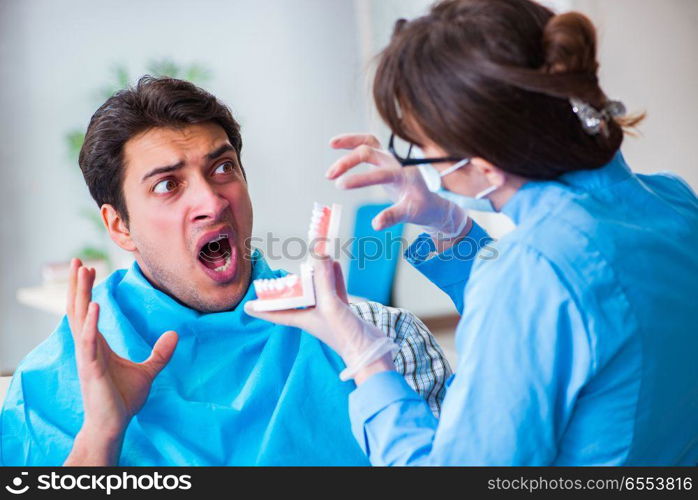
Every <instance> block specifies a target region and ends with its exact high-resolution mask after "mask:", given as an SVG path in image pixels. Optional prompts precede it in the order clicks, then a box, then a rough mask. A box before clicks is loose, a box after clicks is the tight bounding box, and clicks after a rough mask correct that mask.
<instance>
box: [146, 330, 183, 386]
mask: <svg viewBox="0 0 698 500" xmlns="http://www.w3.org/2000/svg"><path fill="white" fill-rule="evenodd" d="M178 341H179V337H178V336H177V332H174V331H172V330H170V331H168V332H165V333H163V334H162V335H161V336H160V338H159V339H158V340H157V342H155V345H154V346H153V351H152V352H151V353H150V356H149V357H148V359H146V360H145V361H144V362H143V365H144V366H145V367H146V368H148V371H149V372H150V373H151V374H152V376H153V378H155V377H156V376H157V374H158V373H160V372H161V371H162V369H163V368H165V366H166V365H167V363H169V362H170V359H172V354H174V351H175V348H176V347H177V342H178Z"/></svg>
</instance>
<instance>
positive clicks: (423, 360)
mask: <svg viewBox="0 0 698 500" xmlns="http://www.w3.org/2000/svg"><path fill="white" fill-rule="evenodd" d="M350 305H351V308H352V309H353V310H354V312H356V314H357V315H358V316H359V317H361V318H362V319H364V320H366V321H368V322H369V323H372V324H374V325H376V326H377V327H379V328H380V329H381V330H383V332H385V334H386V335H387V336H388V337H390V338H391V339H393V340H394V341H395V343H396V344H397V345H398V346H400V350H399V351H398V352H397V354H396V355H395V358H394V360H393V361H394V362H395V368H396V369H397V371H398V373H401V374H402V376H404V377H405V380H406V381H407V383H408V384H409V385H410V386H411V387H412V388H413V389H414V390H415V391H416V392H417V393H418V394H419V395H420V396H422V397H423V398H424V399H425V400H426V402H427V403H428V404H429V407H430V408H431V411H432V413H433V414H434V415H435V416H436V417H437V418H438V416H439V413H440V412H441V402H442V401H443V398H444V395H445V394H446V380H448V378H449V377H450V376H451V374H452V371H451V366H450V365H449V364H448V361H447V360H446V356H445V355H444V353H443V351H442V350H441V347H439V344H438V343H437V342H436V339H434V336H433V335H432V334H431V332H430V331H429V329H428V328H427V327H426V326H425V325H424V323H422V322H421V320H420V319H419V318H418V317H417V316H415V315H414V314H412V313H411V312H409V311H406V310H404V309H399V308H396V307H388V306H384V305H382V304H379V303H378V302H357V303H354V304H350Z"/></svg>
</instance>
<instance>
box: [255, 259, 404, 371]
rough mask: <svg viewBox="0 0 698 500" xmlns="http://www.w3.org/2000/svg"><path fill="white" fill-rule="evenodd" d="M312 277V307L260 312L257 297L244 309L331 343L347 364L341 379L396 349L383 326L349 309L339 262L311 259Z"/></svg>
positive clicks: (385, 362)
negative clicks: (380, 327)
mask: <svg viewBox="0 0 698 500" xmlns="http://www.w3.org/2000/svg"><path fill="white" fill-rule="evenodd" d="M313 281H314V283H315V307H311V308H307V309H291V310H286V311H267V312H261V311H256V310H255V303H256V302H257V301H256V300H250V301H248V302H247V303H245V312H246V313H247V314H249V315H250V316H254V317H256V318H260V319H263V320H266V321H270V322H272V323H277V324H280V325H287V326H293V327H296V328H300V329H302V330H305V331H306V332H308V333H310V334H311V335H313V336H315V337H317V338H318V339H320V340H321V341H322V342H324V343H325V344H327V345H328V346H330V347H331V348H332V349H333V350H334V351H336V352H337V354H339V355H340V356H341V357H342V359H343V360H344V363H345V364H346V365H347V370H344V372H342V373H341V374H340V377H341V378H342V380H348V379H350V378H355V377H356V375H357V373H359V371H361V370H362V369H364V368H366V367H367V366H368V365H369V364H371V363H372V362H375V361H376V360H378V359H380V358H383V357H386V356H385V355H386V354H387V353H389V352H391V351H392V350H396V349H397V346H395V344H394V343H393V341H392V340H390V339H389V338H388V337H387V336H386V335H385V334H384V333H383V331H382V330H380V329H379V328H378V327H376V326H374V325H372V324H370V323H367V322H366V321H364V320H362V319H361V318H359V317H358V316H357V315H356V314H354V312H353V311H352V310H351V308H350V307H349V301H348V300H347V292H346V287H345V286H344V277H343V276H342V269H341V267H340V266H339V262H335V261H333V260H332V259H330V258H329V257H326V258H317V259H314V261H313ZM383 366H384V367H385V368H384V369H390V368H391V367H392V357H390V358H387V357H386V359H385V360H383ZM365 376H368V374H365ZM357 381H358V379H357Z"/></svg>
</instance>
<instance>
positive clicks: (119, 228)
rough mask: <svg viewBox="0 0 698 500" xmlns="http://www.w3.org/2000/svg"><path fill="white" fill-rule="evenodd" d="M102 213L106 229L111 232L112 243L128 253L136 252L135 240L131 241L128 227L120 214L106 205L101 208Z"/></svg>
mask: <svg viewBox="0 0 698 500" xmlns="http://www.w3.org/2000/svg"><path fill="white" fill-rule="evenodd" d="M100 213H101V214H102V222H104V227H106V228H107V231H109V237H110V238H111V239H112V241H113V242H114V243H116V244H117V245H119V247H121V248H123V249H124V250H126V251H127V252H134V251H135V250H136V245H135V244H134V243H133V239H131V233H130V231H129V229H128V225H127V224H126V222H125V221H124V219H123V218H122V217H121V215H120V214H119V212H117V211H116V209H115V208H114V207H113V206H111V205H109V204H107V203H105V204H104V205H102V208H100Z"/></svg>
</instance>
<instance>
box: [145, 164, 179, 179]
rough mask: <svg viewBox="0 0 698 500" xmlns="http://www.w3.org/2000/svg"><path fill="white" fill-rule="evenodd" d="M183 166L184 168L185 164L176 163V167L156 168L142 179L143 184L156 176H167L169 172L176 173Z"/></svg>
mask: <svg viewBox="0 0 698 500" xmlns="http://www.w3.org/2000/svg"><path fill="white" fill-rule="evenodd" d="M183 166H184V162H183V161H180V162H178V163H175V164H174V165H168V166H165V167H158V168H154V169H153V170H151V171H150V172H148V173H147V174H145V175H144V176H143V178H142V179H141V182H145V181H146V180H148V179H149V178H151V177H153V176H154V175H159V174H166V173H168V172H174V171H175V170H179V169H180V168H182V167H183Z"/></svg>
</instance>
